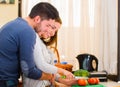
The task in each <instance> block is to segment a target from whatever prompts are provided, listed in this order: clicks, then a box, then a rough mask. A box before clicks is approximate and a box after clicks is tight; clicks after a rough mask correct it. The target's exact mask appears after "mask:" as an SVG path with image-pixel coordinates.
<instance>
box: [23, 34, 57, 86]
mask: <svg viewBox="0 0 120 87" xmlns="http://www.w3.org/2000/svg"><path fill="white" fill-rule="evenodd" d="M54 59H55V55H54V53H53V52H52V51H50V49H48V48H47V46H46V45H45V44H44V43H43V41H42V40H41V39H40V38H39V36H38V34H36V44H35V48H34V61H35V63H36V66H37V67H38V68H39V69H41V70H42V71H43V72H46V73H51V74H57V67H56V66H54V65H53V64H54ZM23 85H24V87H45V86H47V85H50V82H49V81H47V80H34V79H30V78H27V77H25V76H23Z"/></svg>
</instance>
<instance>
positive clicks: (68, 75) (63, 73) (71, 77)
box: [58, 68, 74, 79]
mask: <svg viewBox="0 0 120 87" xmlns="http://www.w3.org/2000/svg"><path fill="white" fill-rule="evenodd" d="M58 73H59V74H61V75H65V76H66V78H67V79H74V75H73V74H72V73H71V72H69V71H67V70H65V69H62V68H58Z"/></svg>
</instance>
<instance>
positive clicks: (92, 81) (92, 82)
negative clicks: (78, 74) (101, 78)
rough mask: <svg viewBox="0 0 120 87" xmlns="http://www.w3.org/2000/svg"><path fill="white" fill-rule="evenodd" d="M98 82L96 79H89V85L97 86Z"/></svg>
mask: <svg viewBox="0 0 120 87" xmlns="http://www.w3.org/2000/svg"><path fill="white" fill-rule="evenodd" d="M96 81H97V80H96V78H89V79H88V83H89V84H91V85H94V84H96Z"/></svg>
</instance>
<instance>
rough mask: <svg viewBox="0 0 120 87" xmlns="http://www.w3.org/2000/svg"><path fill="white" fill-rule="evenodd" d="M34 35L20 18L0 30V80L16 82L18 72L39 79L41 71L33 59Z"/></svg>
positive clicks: (30, 28) (32, 30)
mask: <svg viewBox="0 0 120 87" xmlns="http://www.w3.org/2000/svg"><path fill="white" fill-rule="evenodd" d="M35 40H36V33H35V31H34V29H32V27H30V26H29V25H28V23H27V22H26V21H25V20H23V19H22V18H17V19H15V20H13V21H11V22H9V23H7V24H6V25H4V26H3V27H2V28H1V29H0V80H18V78H19V76H20V72H22V73H23V74H24V75H25V76H27V77H29V78H32V79H39V78H40V77H41V75H42V71H41V70H39V69H37V68H36V65H35V63H34V58H33V51H34V45H35Z"/></svg>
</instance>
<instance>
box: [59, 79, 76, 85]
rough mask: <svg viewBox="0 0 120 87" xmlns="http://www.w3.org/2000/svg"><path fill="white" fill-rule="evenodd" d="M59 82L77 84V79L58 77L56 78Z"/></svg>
mask: <svg viewBox="0 0 120 87" xmlns="http://www.w3.org/2000/svg"><path fill="white" fill-rule="evenodd" d="M58 81H59V83H62V84H65V85H67V86H72V85H76V84H77V80H76V79H75V78H74V79H63V78H59V79H58Z"/></svg>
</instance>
